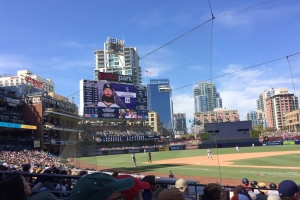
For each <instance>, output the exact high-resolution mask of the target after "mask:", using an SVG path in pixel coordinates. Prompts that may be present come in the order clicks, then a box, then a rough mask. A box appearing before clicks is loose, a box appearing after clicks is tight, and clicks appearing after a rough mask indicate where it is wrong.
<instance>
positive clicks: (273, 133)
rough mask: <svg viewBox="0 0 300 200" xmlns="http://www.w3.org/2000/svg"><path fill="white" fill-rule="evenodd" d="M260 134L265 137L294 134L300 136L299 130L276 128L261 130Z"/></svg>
mask: <svg viewBox="0 0 300 200" xmlns="http://www.w3.org/2000/svg"><path fill="white" fill-rule="evenodd" d="M261 136H263V137H264V136H267V137H282V138H286V139H288V138H295V137H296V136H300V133H299V132H291V131H288V130H277V131H266V132H262V133H261Z"/></svg>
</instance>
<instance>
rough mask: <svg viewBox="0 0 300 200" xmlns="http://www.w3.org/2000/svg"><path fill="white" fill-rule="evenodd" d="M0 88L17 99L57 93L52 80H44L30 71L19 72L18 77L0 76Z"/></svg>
mask: <svg viewBox="0 0 300 200" xmlns="http://www.w3.org/2000/svg"><path fill="white" fill-rule="evenodd" d="M0 87H1V88H3V89H5V90H6V91H9V92H10V93H13V94H14V95H15V97H21V96H23V95H35V94H44V93H49V92H55V84H54V83H53V82H52V80H51V79H48V78H42V77H41V76H39V75H35V74H33V73H32V72H31V71H29V70H18V71H17V75H8V74H4V75H0Z"/></svg>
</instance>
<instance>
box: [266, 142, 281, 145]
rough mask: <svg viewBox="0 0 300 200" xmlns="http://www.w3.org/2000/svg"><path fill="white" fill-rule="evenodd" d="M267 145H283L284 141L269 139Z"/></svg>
mask: <svg viewBox="0 0 300 200" xmlns="http://www.w3.org/2000/svg"><path fill="white" fill-rule="evenodd" d="M266 145H267V146H273V145H282V142H281V141H267V142H266Z"/></svg>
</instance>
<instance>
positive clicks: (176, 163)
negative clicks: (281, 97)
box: [0, 76, 300, 199]
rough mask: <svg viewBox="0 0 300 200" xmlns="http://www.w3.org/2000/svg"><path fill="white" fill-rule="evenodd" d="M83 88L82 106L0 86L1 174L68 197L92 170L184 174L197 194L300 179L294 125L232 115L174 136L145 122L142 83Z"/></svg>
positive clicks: (299, 140) (173, 177)
mask: <svg viewBox="0 0 300 200" xmlns="http://www.w3.org/2000/svg"><path fill="white" fill-rule="evenodd" d="M108 77H109V76H108ZM119 79H120V78H119ZM121 79H124V80H128V79H126V77H125V78H121ZM80 89H81V90H80V92H81V94H80V97H81V107H80V109H78V108H77V106H76V105H75V104H74V103H71V102H67V101H65V100H60V99H58V98H57V96H55V95H54V94H49V95H48V94H47V95H46V96H45V95H32V96H30V95H29V96H25V97H24V98H18V99H17V98H14V96H13V95H10V94H7V93H5V92H3V91H2V93H1V91H0V95H2V98H0V100H1V102H0V103H1V105H2V107H3V108H5V109H3V110H5V111H4V112H2V113H1V115H0V117H1V122H0V125H1V129H0V131H1V132H2V134H1V141H2V143H1V145H0V148H1V151H0V159H1V165H0V166H1V173H2V174H14V172H15V171H18V172H20V173H22V175H23V176H24V177H31V179H32V180H31V181H29V182H30V184H31V188H32V191H33V192H37V193H39V191H40V190H50V191H53V194H55V192H58V193H59V194H58V195H56V197H57V198H60V199H70V194H71V193H72V191H73V188H76V187H77V186H76V181H80V180H82V178H83V177H85V176H88V175H90V174H91V175H92V174H95V173H100V174H102V175H103V174H106V175H109V176H110V178H111V175H113V174H117V176H116V177H118V176H119V175H120V176H123V175H124V176H128V175H129V176H130V177H134V178H136V179H139V180H143V179H144V178H145V177H149V176H154V177H155V182H156V183H158V184H160V187H162V188H168V187H173V186H174V185H176V183H177V181H179V180H182V179H184V180H186V181H187V183H189V184H190V185H188V187H192V185H193V186H194V187H195V189H190V192H189V194H191V195H194V197H195V198H198V199H201V195H202V194H203V188H205V187H206V186H208V185H210V184H211V183H215V184H218V185H219V186H220V185H221V186H222V187H223V188H235V187H236V186H238V185H241V184H245V183H247V187H250V185H249V184H250V181H251V187H252V189H253V188H256V187H258V186H257V184H264V188H266V189H274V188H269V187H268V185H279V183H281V182H282V181H283V180H286V179H290V180H293V181H295V182H299V181H300V172H299V166H298V157H299V154H300V149H299V144H300V136H299V134H298V133H297V132H290V131H287V130H277V131H275V130H270V131H258V130H254V129H253V127H252V123H251V121H239V120H236V119H237V118H236V117H235V118H234V119H235V120H234V121H231V122H228V121H224V122H217V123H205V124H204V130H203V132H201V133H199V132H197V133H196V132H194V133H192V134H185V135H181V137H178V135H176V134H177V133H176V132H174V130H166V129H164V131H161V132H159V131H158V130H157V129H156V130H155V129H154V127H153V126H152V124H151V123H150V122H151V121H152V118H153V116H152V115H153V112H151V111H149V110H148V109H147V105H148V104H147V87H145V86H136V85H132V84H127V83H117V82H108V80H107V81H103V80H101V81H89V80H81V81H80ZM106 93H107V97H104V95H106ZM109 95H110V96H109ZM11 102H14V104H16V105H15V106H14V108H11V105H12V103H11ZM107 104H109V106H107ZM99 105H100V106H99ZM110 106H111V107H110ZM78 110H81V112H82V113H84V114H83V115H82V116H81V115H78ZM211 116H212V114H211ZM195 117H197V116H195ZM215 117H216V119H218V120H222V119H221V118H220V116H218V115H217V114H216V115H215ZM25 119H31V120H30V121H26V120H25ZM195 120H196V119H195ZM158 121H159V120H158ZM188 135H189V137H182V136H188ZM208 152H209V153H208ZM21 171H22V172H21ZM45 173H46V175H45ZM7 176H8V175H7ZM40 176H42V178H41V179H43V177H44V178H45V177H47V178H46V180H47V181H45V180H44V181H41V179H40ZM5 177H6V176H5ZM33 177H35V178H33ZM36 177H37V178H36ZM58 179H64V180H65V185H62V183H61V182H58ZM4 180H5V178H4ZM114 180H115V179H114ZM39 181H41V182H39ZM252 183H253V185H252ZM255 183H256V184H255ZM191 184H192V185H191ZM77 185H78V184H77ZM248 185H249V186H248ZM251 187H250V188H251ZM259 187H261V186H259ZM275 189H276V188H275ZM231 193H232V192H231ZM231 193H230V194H231ZM228 194H229V193H228ZM232 195H233V193H232ZM227 197H228V198H227ZM224 199H229V196H226V197H225V198H224Z"/></svg>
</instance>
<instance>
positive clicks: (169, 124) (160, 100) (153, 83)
mask: <svg viewBox="0 0 300 200" xmlns="http://www.w3.org/2000/svg"><path fill="white" fill-rule="evenodd" d="M147 92H148V109H149V111H155V112H157V113H158V114H159V115H160V121H161V122H162V123H163V127H164V128H166V129H173V127H174V124H173V118H172V117H173V102H172V91H171V87H170V84H169V79H150V84H148V85H147Z"/></svg>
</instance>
